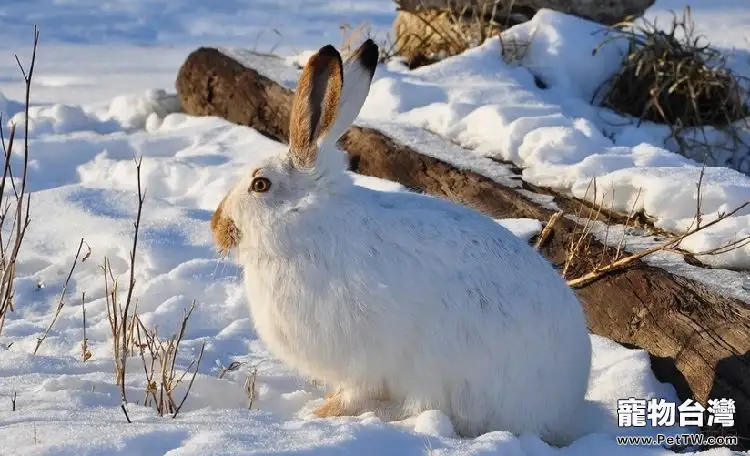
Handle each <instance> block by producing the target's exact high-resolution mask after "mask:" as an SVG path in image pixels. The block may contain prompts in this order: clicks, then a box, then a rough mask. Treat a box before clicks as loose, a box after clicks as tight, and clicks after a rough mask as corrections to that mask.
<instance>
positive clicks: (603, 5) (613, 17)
mask: <svg viewBox="0 0 750 456" xmlns="http://www.w3.org/2000/svg"><path fill="white" fill-rule="evenodd" d="M654 2H655V0H609V1H601V0H505V1H499V2H495V1H494V0H394V3H396V5H397V6H398V9H400V10H403V11H408V12H410V13H414V12H417V11H420V10H425V9H433V10H447V11H451V12H452V13H453V14H458V15H463V16H467V17H477V15H484V16H488V17H489V18H492V19H495V20H497V21H499V22H500V23H501V24H502V23H504V19H505V18H507V17H510V14H511V10H516V9H527V10H531V11H539V10H540V9H542V8H548V9H552V10H555V11H560V12H563V13H567V14H572V15H575V16H579V17H583V18H586V19H591V20H593V21H595V22H599V23H600V24H605V25H613V24H616V23H618V22H621V21H623V20H624V19H625V18H626V17H628V16H633V17H635V18H638V17H641V16H643V13H644V12H645V11H646V10H647V9H648V8H650V7H651V5H653V4H654ZM493 13H494V15H493Z"/></svg>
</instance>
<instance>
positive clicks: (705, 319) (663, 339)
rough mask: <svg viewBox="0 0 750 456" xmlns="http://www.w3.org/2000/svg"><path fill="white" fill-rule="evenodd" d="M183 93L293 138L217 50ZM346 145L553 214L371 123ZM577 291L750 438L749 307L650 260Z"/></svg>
mask: <svg viewBox="0 0 750 456" xmlns="http://www.w3.org/2000/svg"><path fill="white" fill-rule="evenodd" d="M259 58H260V57H259ZM269 58H270V57H269ZM177 90H178V92H179V97H180V100H181V102H182V106H183V109H184V110H185V112H186V113H188V114H192V115H201V116H220V117H224V118H226V119H228V120H229V121H231V122H235V123H238V124H242V125H248V126H251V127H253V128H255V129H257V130H258V131H260V132H261V133H263V134H265V135H267V136H269V137H270V138H273V139H275V140H278V141H282V142H286V140H287V135H288V127H289V113H290V107H291V99H292V92H291V91H290V90H288V89H286V88H284V87H282V86H280V85H279V84H278V83H276V82H274V81H272V80H270V79H268V78H266V77H264V76H262V75H261V74H259V73H258V72H257V71H255V70H253V69H252V68H247V67H245V66H243V65H242V64H240V63H239V62H237V61H236V60H234V59H233V58H231V57H228V56H226V55H224V54H222V53H221V52H219V51H218V50H216V49H212V48H200V49H198V50H196V51H195V52H193V53H192V54H191V55H190V56H189V57H188V58H187V60H186V61H185V63H184V64H183V66H182V68H181V69H180V72H179V75H178V78H177ZM339 144H340V146H341V147H342V149H344V150H346V151H347V152H348V153H349V154H350V156H351V157H352V163H353V165H354V168H355V170H356V171H357V172H359V173H361V174H364V175H370V176H376V177H381V178H385V179H390V180H393V181H397V182H400V183H401V184H403V185H405V186H407V187H409V188H412V189H419V190H422V191H425V192H427V193H431V194H434V195H439V196H443V197H447V198H449V199H452V200H454V201H457V202H460V203H462V204H466V205H468V206H471V207H474V208H476V209H478V210H480V211H482V212H484V213H486V214H488V215H490V216H492V217H494V218H503V217H529V218H535V219H539V220H548V219H549V218H550V217H552V215H553V213H554V212H553V211H552V210H549V209H545V208H543V207H540V206H539V205H537V204H535V203H534V202H532V201H530V200H529V199H527V198H525V197H524V196H522V195H521V194H520V193H518V192H517V191H516V190H514V189H511V188H507V187H504V186H502V185H501V184H499V183H497V182H494V181H492V180H490V179H489V178H486V177H483V176H481V175H479V174H476V173H474V172H471V171H466V170H460V169H457V168H455V167H454V166H452V165H450V164H447V163H445V162H442V161H440V160H437V159H435V158H431V157H427V156H424V155H421V154H419V153H417V152H416V151H414V150H413V149H411V148H409V147H406V146H403V145H401V144H398V143H397V142H395V141H394V140H393V139H391V138H389V137H388V136H386V135H384V134H382V133H381V132H379V131H377V130H374V129H371V128H360V127H352V128H351V129H350V130H349V131H348V132H347V134H345V135H344V137H343V138H342V139H341V140H340V142H339ZM526 187H527V188H528V189H530V190H532V191H537V192H540V193H545V191H544V190H541V189H536V188H533V187H531V186H528V185H527V186H526ZM547 193H548V192H547ZM556 202H557V203H558V205H559V206H560V207H561V208H562V209H563V210H565V211H566V212H568V213H571V212H573V211H572V210H571V208H573V207H577V206H578V204H579V203H578V202H577V201H576V200H573V199H570V198H567V197H563V196H560V195H557V196H556ZM574 228H575V223H574V222H573V221H571V220H569V219H567V218H564V217H563V218H560V219H559V220H558V221H557V222H556V223H555V225H554V227H553V228H552V230H551V233H549V237H548V239H547V241H546V242H545V243H544V244H543V245H541V246H540V251H541V252H542V253H543V254H544V255H545V256H546V257H547V258H548V259H549V260H550V261H552V262H553V263H554V264H558V265H559V264H562V263H563V261H564V260H565V256H566V251H567V246H568V245H569V243H570V239H571V237H572V236H575V235H576V231H575V229H574ZM591 249H592V250H593V251H592V255H593V256H595V257H597V258H599V257H600V255H602V254H610V255H613V254H614V250H615V249H608V248H606V247H604V246H602V245H601V244H599V243H596V242H593V243H592V246H591ZM585 266H586V265H578V266H574V267H573V269H574V270H573V271H572V272H574V273H576V274H577V275H578V276H580V275H583V274H584V273H585V272H587V271H586V268H585ZM576 268H578V269H577V270H576ZM576 293H577V294H578V296H579V297H580V299H581V301H582V303H583V306H584V310H585V312H586V316H587V320H588V324H589V327H590V329H591V330H592V332H594V333H595V334H599V335H602V336H605V337H608V338H610V339H613V340H615V341H618V342H620V343H622V344H624V345H626V346H631V347H638V348H643V349H645V350H648V352H649V353H650V354H651V357H652V358H651V361H652V368H653V370H654V372H655V374H656V376H657V378H659V379H660V380H661V381H665V382H670V383H672V384H673V385H674V386H675V388H676V389H677V393H678V395H679V396H680V398H681V399H683V400H684V399H686V398H694V399H697V400H699V401H701V403H703V404H704V405H707V401H708V399H715V398H731V399H734V400H735V401H736V407H737V413H736V415H735V421H736V427H735V428H734V429H730V430H729V431H730V432H733V431H734V432H737V434H739V435H740V436H743V437H748V438H750V307H748V304H746V303H743V302H741V301H738V300H735V299H730V298H727V297H724V296H720V295H717V294H715V293H712V292H711V291H709V290H708V289H707V288H706V287H705V286H703V285H702V284H700V283H697V282H695V281H692V280H688V279H685V278H683V277H679V276H675V275H673V274H670V273H669V272H667V271H664V270H662V269H658V268H654V267H650V266H648V265H647V264H645V263H643V262H642V261H634V262H633V263H632V264H631V265H630V266H629V267H628V268H627V269H625V270H618V271H614V272H612V273H611V274H609V275H606V276H604V277H603V278H601V279H599V280H596V281H594V282H591V283H588V284H586V285H584V286H582V287H581V288H579V289H577V290H576ZM743 441H744V444H747V441H746V440H744V439H743Z"/></svg>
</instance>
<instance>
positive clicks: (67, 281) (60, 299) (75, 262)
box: [34, 238, 91, 354]
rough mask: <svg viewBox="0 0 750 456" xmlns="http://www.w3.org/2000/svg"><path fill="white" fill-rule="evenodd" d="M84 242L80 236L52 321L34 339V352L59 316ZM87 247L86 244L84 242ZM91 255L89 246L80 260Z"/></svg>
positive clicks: (82, 260) (37, 349)
mask: <svg viewBox="0 0 750 456" xmlns="http://www.w3.org/2000/svg"><path fill="white" fill-rule="evenodd" d="M84 244H86V241H85V240H84V239H83V238H81V242H80V243H79V244H78V250H77V251H76V256H75V258H74V259H73V265H72V266H71V267H70V271H68V277H67V278H66V279H65V283H64V284H63V289H62V292H60V298H59V299H58V300H57V308H56V309H55V315H54V316H53V317H52V321H51V322H50V324H49V326H47V329H45V330H44V333H43V334H42V335H41V337H39V338H38V339H37V340H36V347H34V354H36V352H37V351H39V347H41V346H42V343H43V342H44V341H45V340H46V339H47V336H48V335H49V332H50V331H51V330H52V327H53V326H55V323H56V322H57V318H58V317H59V316H60V312H61V311H62V309H63V307H64V306H65V294H66V293H67V292H68V284H69V283H70V279H71V278H72V277H73V272H74V271H75V270H76V266H77V265H78V259H79V258H80V255H81V249H82V248H83V245H84ZM86 245H87V247H88V244H86ZM90 255H91V248H90V247H89V249H88V253H87V254H86V255H84V256H83V258H81V262H84V261H86V259H87V258H88V257H89V256H90Z"/></svg>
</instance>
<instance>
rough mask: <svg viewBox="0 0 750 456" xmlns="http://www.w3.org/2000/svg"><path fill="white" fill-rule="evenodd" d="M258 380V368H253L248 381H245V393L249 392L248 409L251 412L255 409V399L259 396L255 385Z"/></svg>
mask: <svg viewBox="0 0 750 456" xmlns="http://www.w3.org/2000/svg"><path fill="white" fill-rule="evenodd" d="M257 380H258V366H253V368H252V370H251V371H250V374H249V375H248V376H247V379H246V380H245V391H246V392H247V409H248V410H251V409H252V408H253V404H254V403H255V397H256V394H257V390H256V388H255V383H256V382H257Z"/></svg>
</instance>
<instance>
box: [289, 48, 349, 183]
mask: <svg viewBox="0 0 750 456" xmlns="http://www.w3.org/2000/svg"><path fill="white" fill-rule="evenodd" d="M343 85H344V75H343V64H342V63H341V55H340V54H339V52H338V51H337V50H336V49H335V48H334V47H333V46H331V45H328V46H323V47H322V48H320V50H319V51H318V53H317V54H315V55H314V56H312V57H311V58H310V60H309V61H308V62H307V65H305V69H304V70H303V71H302V76H300V78H299V82H298V83H297V90H296V92H295V94H294V100H293V101H292V114H291V118H290V120H289V151H290V154H291V158H292V165H294V166H295V167H296V168H312V167H313V166H315V160H316V158H317V155H318V141H319V139H321V138H324V137H325V135H326V134H327V133H328V131H329V129H330V128H331V127H332V126H333V124H334V122H335V121H336V114H337V113H338V108H339V101H340V99H341V89H342V86H343Z"/></svg>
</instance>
